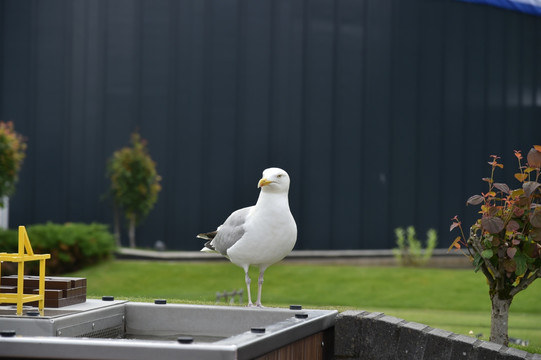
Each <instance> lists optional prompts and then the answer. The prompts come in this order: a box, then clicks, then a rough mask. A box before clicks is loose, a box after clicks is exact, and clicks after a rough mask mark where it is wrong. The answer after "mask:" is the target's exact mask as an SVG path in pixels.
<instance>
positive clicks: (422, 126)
mask: <svg viewBox="0 0 541 360" xmlns="http://www.w3.org/2000/svg"><path fill="white" fill-rule="evenodd" d="M443 10H444V9H443V3H441V2H430V3H426V2H423V3H422V5H421V7H420V9H419V11H420V13H421V14H420V15H421V18H422V23H421V26H422V28H423V31H421V32H420V36H419V37H420V39H419V43H420V47H419V48H420V54H419V62H420V63H419V69H420V71H419V75H418V76H419V116H418V128H417V129H418V138H417V141H418V144H417V149H418V153H417V154H418V155H417V163H416V169H415V172H416V191H415V192H416V200H415V201H416V208H415V209H416V212H417V214H416V219H415V220H416V221H415V223H414V224H415V227H416V229H417V232H418V233H419V239H422V241H423V242H424V241H425V239H426V238H425V236H424V234H425V233H426V231H427V230H428V229H430V228H435V229H437V230H439V229H441V228H445V227H446V226H447V224H448V223H447V220H448V218H449V217H450V216H449V215H446V216H443V214H444V211H448V209H446V210H444V207H445V204H443V203H442V193H443V191H444V189H445V187H444V184H443V182H444V181H445V180H444V179H445V178H444V177H443V176H442V175H443V174H442V171H443V168H444V163H443V162H442V161H441V159H442V155H443V147H442V141H443V137H444V134H443V132H442V128H443V125H442V122H443V121H442V115H443V113H442V102H443V86H442V83H443V62H444V57H443V46H442V44H443V43H444V41H443V14H444V13H443ZM451 216H452V215H451ZM439 235H440V236H441V235H447V234H441V233H440V234H439ZM441 243H442V241H441V238H440V245H441Z"/></svg>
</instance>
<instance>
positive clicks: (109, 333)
mask: <svg viewBox="0 0 541 360" xmlns="http://www.w3.org/2000/svg"><path fill="white" fill-rule="evenodd" d="M76 337H89V338H99V339H120V338H122V337H124V326H123V325H120V326H114V327H110V328H107V329H101V330H96V331H91V332H89V333H86V334H81V335H78V336H76Z"/></svg>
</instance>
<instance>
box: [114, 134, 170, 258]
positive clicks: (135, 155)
mask: <svg viewBox="0 0 541 360" xmlns="http://www.w3.org/2000/svg"><path fill="white" fill-rule="evenodd" d="M131 143H132V146H131V147H125V148H122V149H120V150H118V151H115V152H114V153H113V156H112V158H111V159H110V160H109V163H108V167H107V173H108V176H109V178H110V180H111V194H112V196H113V202H114V204H115V236H116V237H117V242H118V243H120V230H119V228H120V226H119V219H118V213H117V212H118V210H122V211H123V212H124V215H125V216H126V219H127V220H128V224H129V230H128V236H129V241H130V247H132V248H133V247H135V226H136V225H137V224H139V223H140V222H141V221H142V220H143V219H144V218H145V217H146V216H147V215H148V213H149V212H150V210H152V208H153V207H154V204H155V203H156V201H157V200H158V193H159V192H160V190H161V186H160V180H161V178H160V176H159V175H158V173H157V171H156V163H155V162H154V161H153V160H152V158H151V157H150V155H149V153H148V149H147V142H146V141H145V140H144V139H141V136H140V135H139V134H138V133H137V132H135V133H133V134H132V135H131ZM119 245H120V244H119Z"/></svg>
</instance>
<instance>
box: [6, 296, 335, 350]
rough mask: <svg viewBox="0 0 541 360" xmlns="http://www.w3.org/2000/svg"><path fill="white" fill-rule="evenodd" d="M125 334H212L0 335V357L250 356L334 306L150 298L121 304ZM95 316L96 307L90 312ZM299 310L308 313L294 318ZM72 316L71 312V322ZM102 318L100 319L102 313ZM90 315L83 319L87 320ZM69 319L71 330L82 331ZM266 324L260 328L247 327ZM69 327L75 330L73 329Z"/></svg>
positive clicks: (301, 333) (328, 319)
mask: <svg viewBox="0 0 541 360" xmlns="http://www.w3.org/2000/svg"><path fill="white" fill-rule="evenodd" d="M123 306H124V311H125V319H123V321H124V326H125V330H126V333H128V334H134V335H145V334H151V335H174V334H189V335H194V336H198V335H210V336H216V337H219V338H221V340H218V341H215V342H211V343H199V342H194V343H192V344H179V343H178V342H176V341H153V340H132V339H94V338H71V337H54V336H40V337H35V336H21V337H19V336H16V337H12V338H0V349H2V350H1V351H0V357H7V358H16V357H24V358H41V359H53V358H54V359H85V360H86V359H96V360H97V359H134V360H137V359H150V358H156V359H157V358H159V359H192V358H193V359H201V360H206V359H209V360H210V359H251V358H254V357H257V356H261V355H264V354H266V353H268V352H270V351H273V350H275V349H279V348H281V347H283V346H286V345H287V344H289V343H292V342H294V341H296V340H299V339H302V338H305V337H308V336H311V335H313V334H316V333H318V332H320V331H324V330H326V329H328V328H330V327H332V326H334V323H335V317H336V315H337V314H338V312H337V311H336V310H310V309H306V310H300V311H297V310H289V309H278V308H263V309H259V308H243V307H231V306H201V305H181V304H166V305H156V304H150V303H131V302H127V303H125V304H124V305H123ZM92 313H93V314H94V315H95V316H97V317H99V316H98V315H99V312H95V311H93V312H92ZM297 313H303V314H305V316H306V318H296V317H295V314H297ZM75 316H76V315H70V319H71V321H73V319H74V317H75ZM101 320H102V321H103V320H104V319H103V318H101ZM90 321H91V320H89V318H88V316H86V317H85V318H84V321H83V323H84V324H89V323H90ZM77 326H82V325H81V324H77V323H75V324H72V325H70V329H72V330H80V329H79V328H77ZM253 327H255V328H258V329H262V328H264V329H265V330H264V332H263V333H258V332H252V331H251V328H253ZM72 332H73V331H72Z"/></svg>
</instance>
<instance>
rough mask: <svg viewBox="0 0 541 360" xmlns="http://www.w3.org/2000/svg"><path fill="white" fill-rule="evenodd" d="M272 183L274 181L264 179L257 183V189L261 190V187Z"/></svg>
mask: <svg viewBox="0 0 541 360" xmlns="http://www.w3.org/2000/svg"><path fill="white" fill-rule="evenodd" d="M270 183H272V181H269V180H267V179H266V178H263V179H261V180H259V182H258V183H257V187H258V188H260V187H263V186H265V185H269V184H270Z"/></svg>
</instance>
